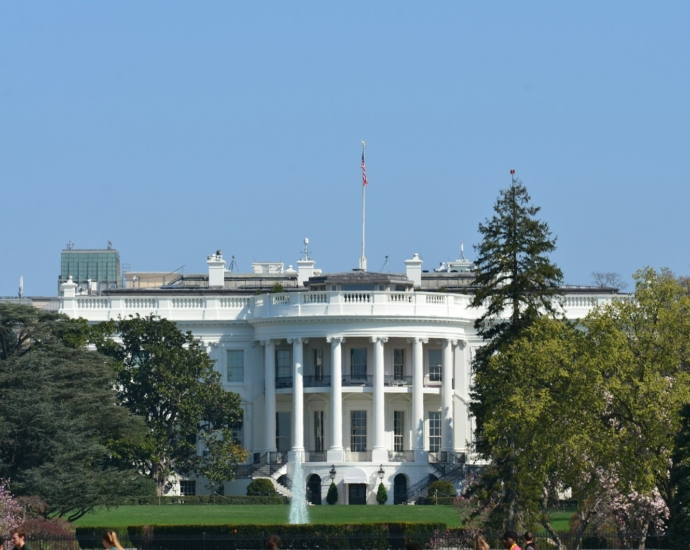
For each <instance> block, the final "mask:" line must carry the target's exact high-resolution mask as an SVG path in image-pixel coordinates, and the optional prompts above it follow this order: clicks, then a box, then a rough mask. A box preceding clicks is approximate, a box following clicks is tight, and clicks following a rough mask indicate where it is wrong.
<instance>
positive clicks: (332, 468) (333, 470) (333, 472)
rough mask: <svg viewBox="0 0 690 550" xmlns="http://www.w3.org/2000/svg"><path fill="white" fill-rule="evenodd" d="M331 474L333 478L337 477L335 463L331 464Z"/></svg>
mask: <svg viewBox="0 0 690 550" xmlns="http://www.w3.org/2000/svg"><path fill="white" fill-rule="evenodd" d="M328 473H329V475H330V476H331V479H335V465H334V464H331V469H330V470H329V472H328Z"/></svg>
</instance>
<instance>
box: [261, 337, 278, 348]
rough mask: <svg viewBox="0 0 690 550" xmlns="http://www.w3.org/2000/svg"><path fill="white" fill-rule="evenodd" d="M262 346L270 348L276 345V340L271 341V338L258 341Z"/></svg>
mask: <svg viewBox="0 0 690 550" xmlns="http://www.w3.org/2000/svg"><path fill="white" fill-rule="evenodd" d="M257 342H259V344H260V345H262V346H270V345H271V344H275V340H271V339H270V338H269V339H267V340H257Z"/></svg>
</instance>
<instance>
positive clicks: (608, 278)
mask: <svg viewBox="0 0 690 550" xmlns="http://www.w3.org/2000/svg"><path fill="white" fill-rule="evenodd" d="M592 281H593V282H594V284H595V285H596V286H598V287H600V288H615V289H617V290H625V289H626V288H628V283H626V282H625V281H624V280H623V277H621V275H620V273H616V272H615V271H606V272H604V271H593V272H592Z"/></svg>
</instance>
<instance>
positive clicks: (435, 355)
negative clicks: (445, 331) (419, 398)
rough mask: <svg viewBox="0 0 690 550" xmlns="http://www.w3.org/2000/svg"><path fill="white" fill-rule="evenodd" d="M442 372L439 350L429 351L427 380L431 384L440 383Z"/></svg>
mask: <svg viewBox="0 0 690 550" xmlns="http://www.w3.org/2000/svg"><path fill="white" fill-rule="evenodd" d="M442 370H443V367H442V360H441V350H440V349H430V350H429V380H430V381H431V382H441V372H442Z"/></svg>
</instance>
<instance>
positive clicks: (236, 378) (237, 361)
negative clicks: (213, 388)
mask: <svg viewBox="0 0 690 550" xmlns="http://www.w3.org/2000/svg"><path fill="white" fill-rule="evenodd" d="M228 382H234V383H238V382H244V350H241V349H229V350H228Z"/></svg>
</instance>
